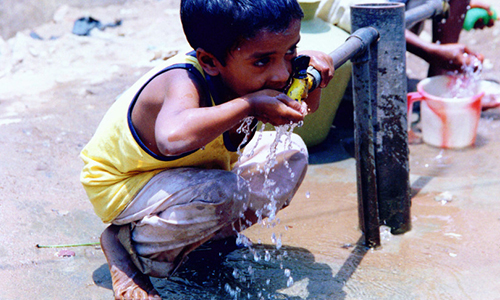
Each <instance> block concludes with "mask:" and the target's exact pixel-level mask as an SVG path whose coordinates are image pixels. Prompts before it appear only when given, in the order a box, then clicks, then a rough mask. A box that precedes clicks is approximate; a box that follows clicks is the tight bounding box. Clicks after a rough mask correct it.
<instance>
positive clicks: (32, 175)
mask: <svg viewBox="0 0 500 300" xmlns="http://www.w3.org/2000/svg"><path fill="white" fill-rule="evenodd" d="M178 3H179V1H178V0H137V1H131V2H127V3H125V4H123V5H114V6H107V7H95V8H89V9H87V10H85V11H83V10H82V9H76V8H72V7H69V6H62V7H61V8H60V9H59V10H58V11H57V12H56V13H55V15H54V19H53V21H52V22H49V23H46V24H43V25H41V26H39V27H37V28H33V30H25V31H22V32H19V33H18V34H17V35H16V36H15V37H13V38H11V39H9V40H7V41H4V40H2V39H0V144H1V146H0V157H1V159H0V222H1V224H2V225H1V226H2V230H1V232H0V240H1V241H2V243H1V244H0V278H2V280H1V281H0V299H110V298H111V297H112V291H111V289H110V280H109V273H106V272H107V271H106V268H107V266H106V265H105V263H106V262H105V260H104V256H103V254H102V251H101V250H100V249H99V247H76V248H67V249H69V250H71V251H74V254H75V255H74V256H73V255H72V254H70V257H64V256H62V255H63V254H64V253H62V252H60V251H61V250H62V249H60V248H43V249H39V248H36V247H35V245H37V244H40V245H59V244H79V243H95V242H98V238H99V235H100V233H101V232H102V230H103V229H104V227H105V224H103V223H102V222H101V221H100V220H99V219H98V218H97V217H96V216H95V215H94V213H93V210H92V207H91V205H90V203H89V202H88V200H87V198H86V195H85V192H84V190H83V188H82V187H81V185H80V182H79V174H80V170H81V167H82V163H81V161H80V159H79V157H78V154H79V152H80V150H81V149H82V147H83V146H84V145H85V144H86V142H87V141H88V140H89V139H90V137H91V136H92V134H93V132H94V130H95V128H96V126H97V125H98V123H99V121H100V119H101V118H102V116H103V114H104V113H105V112H106V110H107V108H108V107H109V106H110V105H111V103H112V102H113V101H114V99H115V98H116V96H118V95H119V94H120V93H121V92H123V91H124V89H126V88H127V87H128V86H130V84H131V83H133V82H134V81H135V80H136V79H137V78H139V77H140V76H141V75H142V74H143V73H144V72H145V71H146V70H148V69H150V68H151V67H152V66H154V65H155V63H156V62H158V60H160V59H165V58H167V57H170V56H172V55H173V54H175V53H177V52H179V51H184V50H187V49H188V48H187V44H186V42H185V40H184V37H183V35H182V29H181V27H180V21H179V16H178ZM88 15H90V16H92V17H93V18H95V19H98V20H100V21H101V22H103V23H108V22H114V21H115V20H118V19H120V20H122V25H121V26H118V27H115V28H107V29H105V30H104V31H99V30H93V31H92V34H91V35H90V36H76V35H74V34H72V33H71V30H72V27H73V22H74V21H75V20H76V19H78V18H80V17H83V16H88ZM32 31H33V32H36V34H37V35H38V36H39V37H40V38H41V39H35V38H32V37H31V36H30V33H31V32H32ZM424 38H425V36H424ZM461 41H462V42H463V43H466V44H467V45H469V47H470V48H471V49H473V50H476V51H480V52H481V53H483V54H484V56H485V57H486V60H485V63H484V70H483V75H482V77H483V78H485V79H494V80H497V81H500V58H498V48H497V47H498V45H500V27H499V26H497V27H496V28H495V27H494V28H490V29H486V30H483V31H473V32H464V33H463V34H462V37H461ZM425 68H426V64H425V63H423V62H422V61H420V60H418V59H416V58H415V57H413V56H409V59H408V74H409V76H410V77H411V78H417V79H422V78H424V77H425Z"/></svg>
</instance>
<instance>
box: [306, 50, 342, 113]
mask: <svg viewBox="0 0 500 300" xmlns="http://www.w3.org/2000/svg"><path fill="white" fill-rule="evenodd" d="M300 54H303V55H308V56H310V57H311V62H310V63H309V64H310V65H311V66H313V67H314V68H315V69H316V70H318V71H319V72H320V73H321V83H320V84H319V86H318V88H317V89H315V90H314V91H312V92H311V93H309V95H308V96H307V99H306V100H305V101H306V103H307V108H308V112H309V113H313V112H315V111H316V110H317V109H318V107H319V101H320V97H321V89H322V88H325V87H326V86H327V85H328V83H329V82H330V80H331V79H332V78H333V73H334V71H335V70H334V69H335V68H334V66H333V60H332V58H331V57H330V56H329V55H328V54H326V53H323V52H320V51H313V50H307V51H301V52H300Z"/></svg>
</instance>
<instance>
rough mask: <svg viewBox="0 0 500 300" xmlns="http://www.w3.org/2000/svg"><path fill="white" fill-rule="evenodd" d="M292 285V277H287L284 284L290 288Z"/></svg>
mask: <svg viewBox="0 0 500 300" xmlns="http://www.w3.org/2000/svg"><path fill="white" fill-rule="evenodd" d="M292 285H293V277H292V276H290V277H288V280H287V282H286V286H287V287H291V286H292Z"/></svg>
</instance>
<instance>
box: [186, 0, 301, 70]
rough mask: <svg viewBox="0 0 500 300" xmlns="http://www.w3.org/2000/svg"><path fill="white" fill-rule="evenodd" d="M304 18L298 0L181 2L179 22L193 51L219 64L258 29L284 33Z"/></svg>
mask: <svg viewBox="0 0 500 300" xmlns="http://www.w3.org/2000/svg"><path fill="white" fill-rule="evenodd" d="M303 16H304V14H303V12H302V9H301V8H300V5H299V4H298V2H297V0H182V1H181V21H182V26H183V28H184V34H185V35H186V38H187V40H188V42H189V44H190V45H191V47H193V48H194V49H195V50H196V49H197V48H203V49H204V50H205V51H207V52H209V53H211V54H213V55H214V56H215V57H216V58H217V59H218V60H219V61H220V62H221V63H222V64H224V63H225V58H226V55H227V54H228V53H229V52H230V51H231V50H232V49H234V48H235V47H236V46H237V45H238V43H239V42H241V41H242V40H243V39H247V38H252V37H254V36H255V35H256V34H257V33H258V32H259V31H260V30H263V29H266V30H269V31H271V32H280V31H283V30H286V29H287V28H288V26H289V25H290V22H291V21H292V20H294V19H299V20H300V19H302V17H303Z"/></svg>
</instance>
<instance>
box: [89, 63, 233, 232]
mask: <svg viewBox="0 0 500 300" xmlns="http://www.w3.org/2000/svg"><path fill="white" fill-rule="evenodd" d="M173 68H184V69H186V70H188V71H189V72H192V73H193V74H195V76H197V77H198V78H199V79H200V82H203V83H205V92H206V93H207V96H209V97H210V99H212V105H215V104H216V103H218V102H217V101H214V100H216V99H214V96H213V95H214V94H215V93H213V92H211V90H212V89H211V88H210V87H211V86H210V85H209V84H208V83H207V78H205V75H204V73H203V70H202V68H201V66H200V65H199V64H198V61H197V59H196V57H194V56H193V55H191V54H187V55H179V56H176V57H174V58H172V59H170V60H168V61H165V62H164V63H163V64H162V65H160V66H158V67H156V68H154V69H153V70H151V71H150V72H148V73H147V74H146V75H144V76H143V77H142V78H141V79H139V80H138V81H137V82H136V83H135V84H134V85H133V86H132V87H131V88H129V89H128V90H127V91H126V92H124V93H123V94H122V95H121V96H120V97H119V98H118V99H117V100H116V102H115V103H114V104H113V105H112V106H111V107H110V109H109V110H108V111H107V113H106V114H105V115H104V117H103V119H102V121H101V123H100V124H99V126H98V128H97V130H96V132H95V134H94V136H93V137H92V138H91V140H90V141H89V143H88V144H87V145H86V146H85V147H84V149H83V150H82V152H81V153H80V157H81V159H82V160H83V162H84V167H83V170H82V173H81V176H80V181H81V182H82V184H83V186H84V188H85V191H86V192H87V195H88V197H89V199H90V201H91V203H92V205H93V206H94V210H95V212H96V214H97V215H98V216H99V217H100V218H101V219H102V221H103V222H111V221H112V220H113V219H114V218H116V217H117V216H118V215H119V214H120V213H121V212H122V211H123V209H125V207H126V206H127V204H128V203H129V202H130V201H131V200H132V199H133V197H134V196H135V195H136V194H137V192H139V190H140V189H141V188H142V187H143V186H144V185H145V184H146V183H147V182H148V181H149V180H150V179H151V178H152V177H153V176H154V175H156V174H157V173H159V172H161V171H164V170H166V169H171V168H177V167H200V168H206V169H222V170H231V169H232V167H233V165H234V164H235V163H236V162H237V160H238V155H237V153H236V150H237V148H236V147H234V146H233V145H231V143H230V142H229V139H228V137H227V133H224V134H223V135H221V136H219V137H217V138H216V139H215V140H213V141H212V142H210V143H209V144H207V145H206V146H205V147H204V149H198V150H196V151H193V152H191V153H187V154H183V155H181V156H176V157H166V156H158V155H156V154H154V153H153V152H151V151H150V150H149V149H147V147H145V146H144V144H143V143H142V142H141V140H140V138H139V137H138V135H137V134H136V132H135V130H134V128H133V126H132V122H131V112H132V108H133V106H134V104H135V101H136V99H137V98H138V96H139V94H140V93H141V91H142V89H143V88H144V87H145V86H146V85H147V84H148V83H149V82H150V81H151V80H152V79H153V78H154V77H156V76H157V75H159V74H161V73H163V72H167V71H168V70H171V69H173Z"/></svg>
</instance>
